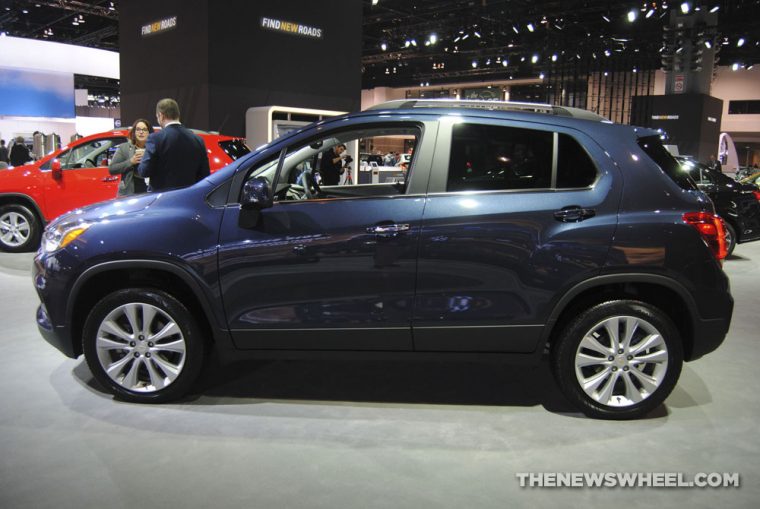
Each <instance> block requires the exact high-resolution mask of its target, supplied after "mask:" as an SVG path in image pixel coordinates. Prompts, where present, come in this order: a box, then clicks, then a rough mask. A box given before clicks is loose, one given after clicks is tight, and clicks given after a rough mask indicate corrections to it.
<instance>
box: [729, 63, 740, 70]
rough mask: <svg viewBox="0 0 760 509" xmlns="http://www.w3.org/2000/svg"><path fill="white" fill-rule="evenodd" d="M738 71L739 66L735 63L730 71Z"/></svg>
mask: <svg viewBox="0 0 760 509" xmlns="http://www.w3.org/2000/svg"><path fill="white" fill-rule="evenodd" d="M738 69H739V64H737V63H734V65H732V66H731V70H732V71H736V70H738Z"/></svg>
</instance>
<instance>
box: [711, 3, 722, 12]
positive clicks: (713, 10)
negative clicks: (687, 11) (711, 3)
mask: <svg viewBox="0 0 760 509" xmlns="http://www.w3.org/2000/svg"><path fill="white" fill-rule="evenodd" d="M718 9H720V5H716V6H715V7H713V8H712V9H710V12H718Z"/></svg>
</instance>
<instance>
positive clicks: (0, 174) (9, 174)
mask: <svg viewBox="0 0 760 509" xmlns="http://www.w3.org/2000/svg"><path fill="white" fill-rule="evenodd" d="M36 170H37V168H36V165H35V164H22V165H21V166H13V167H8V168H5V169H2V170H0V180H5V179H16V178H18V177H19V176H24V175H25V174H27V173H29V172H30V171H34V172H36Z"/></svg>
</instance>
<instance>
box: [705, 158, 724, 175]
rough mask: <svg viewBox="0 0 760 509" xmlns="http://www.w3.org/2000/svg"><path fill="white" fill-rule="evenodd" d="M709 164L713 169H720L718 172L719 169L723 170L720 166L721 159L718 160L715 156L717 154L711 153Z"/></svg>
mask: <svg viewBox="0 0 760 509" xmlns="http://www.w3.org/2000/svg"><path fill="white" fill-rule="evenodd" d="M707 166H708V167H709V168H710V169H711V170H715V171H718V172H719V171H722V169H721V167H720V161H718V160H717V159H716V158H715V154H710V160H709V161H708V163H707Z"/></svg>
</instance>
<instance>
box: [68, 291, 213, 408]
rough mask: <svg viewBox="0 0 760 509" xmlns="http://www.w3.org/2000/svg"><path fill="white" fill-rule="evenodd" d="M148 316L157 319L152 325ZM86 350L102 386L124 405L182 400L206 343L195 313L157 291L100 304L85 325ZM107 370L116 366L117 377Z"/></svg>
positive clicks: (126, 294)
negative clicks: (162, 333)
mask: <svg viewBox="0 0 760 509" xmlns="http://www.w3.org/2000/svg"><path fill="white" fill-rule="evenodd" d="M131 310H135V311H134V312H132V311H131ZM128 314H132V318H131V319H130V318H129V317H128V316H127V315H128ZM146 316H151V318H149V319H148V320H147V321H148V323H147V324H146V323H144V322H145V321H146ZM132 320H134V321H135V327H133V326H132V325H131V324H132ZM106 322H109V324H107V323H106ZM171 323H173V324H174V325H175V326H176V327H172V326H171ZM110 324H115V325H117V326H118V327H117V328H114V327H113V326H111V325H110ZM175 330H176V332H175ZM112 331H115V332H116V333H114V332H112ZM167 331H168V332H169V333H167V334H165V335H164V336H163V337H162V336H161V334H159V332H167ZM99 332H100V333H99ZM151 338H156V339H154V341H151ZM99 344H100V345H101V348H98V345H99ZM103 346H108V347H109V348H103ZM180 348H182V349H183V351H182V352H180V351H179V349H180ZM82 349H83V351H84V356H85V359H86V360H87V365H88V366H89V367H90V371H91V372H92V374H93V375H94V376H95V378H96V379H97V380H98V382H100V384H101V385H103V387H106V388H107V389H109V390H110V391H111V392H112V393H113V394H114V396H116V397H117V398H118V399H121V400H124V401H129V402H133V403H164V402H167V401H172V400H175V399H177V398H180V397H182V396H183V395H185V394H186V393H187V392H188V391H189V390H190V388H191V387H192V384H193V382H195V380H196V379H197V378H198V375H199V374H200V372H201V368H202V366H203V361H204V340H203V337H202V335H201V332H200V329H199V327H198V324H197V323H196V321H195V319H194V318H193V316H192V315H191V313H190V312H189V311H188V309H187V308H186V307H185V306H184V305H183V304H182V303H181V302H180V301H179V300H177V299H176V298H174V297H173V296H171V295H169V294H168V293H165V292H162V291H160V290H155V289H152V288H128V289H124V290H119V291H116V292H114V293H112V294H110V295H108V296H107V297H105V298H104V299H102V300H100V301H99V302H98V304H97V305H96V306H95V307H94V308H93V309H92V311H91V312H90V314H89V316H88V317H87V321H86V322H85V326H84V332H83V335H82ZM135 359H136V360H135ZM104 364H105V365H110V366H114V370H112V371H111V373H112V374H109V373H108V372H106V369H105V368H104ZM119 366H121V367H119ZM175 370H176V373H174V371H175ZM130 375H133V376H134V378H130ZM172 376H174V377H175V378H173V379H172ZM154 380H155V381H156V383H154ZM133 382H134V383H133Z"/></svg>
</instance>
